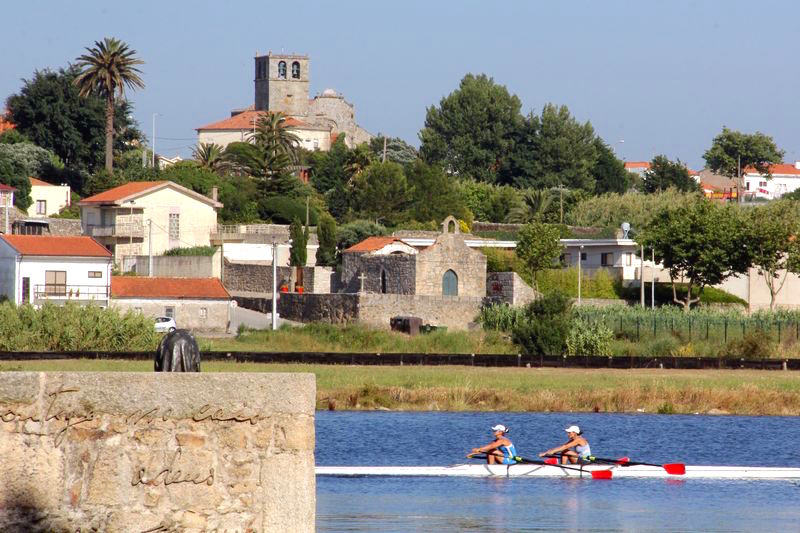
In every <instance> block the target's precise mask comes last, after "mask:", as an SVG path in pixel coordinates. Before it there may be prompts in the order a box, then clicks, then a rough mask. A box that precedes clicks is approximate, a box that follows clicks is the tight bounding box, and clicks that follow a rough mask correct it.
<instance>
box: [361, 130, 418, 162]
mask: <svg viewBox="0 0 800 533" xmlns="http://www.w3.org/2000/svg"><path fill="white" fill-rule="evenodd" d="M369 149H370V150H371V151H372V153H373V154H374V156H375V159H377V160H378V161H381V162H382V161H383V154H384V152H385V153H386V161H392V162H394V163H400V164H401V165H409V164H411V163H413V162H414V160H415V159H416V158H417V157H418V156H419V154H417V149H416V148H414V147H413V146H411V145H410V144H408V143H407V142H405V141H404V140H403V139H401V138H399V137H384V136H383V135H380V134H378V135H376V136H375V137H373V138H372V139H370V141H369Z"/></svg>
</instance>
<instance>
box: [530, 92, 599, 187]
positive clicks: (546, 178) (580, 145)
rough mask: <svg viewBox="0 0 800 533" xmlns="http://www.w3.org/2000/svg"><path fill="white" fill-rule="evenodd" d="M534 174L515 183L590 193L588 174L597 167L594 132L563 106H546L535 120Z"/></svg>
mask: <svg viewBox="0 0 800 533" xmlns="http://www.w3.org/2000/svg"><path fill="white" fill-rule="evenodd" d="M534 146H535V154H536V155H535V158H536V174H535V175H534V176H530V177H527V179H526V178H525V177H524V176H518V177H516V180H515V181H516V182H517V183H518V184H519V185H525V186H529V187H535V188H549V187H557V186H558V185H559V184H561V185H563V186H565V187H567V188H569V189H582V190H585V191H589V192H592V191H593V190H594V178H593V176H592V170H593V169H594V167H595V164H596V163H597V148H596V146H595V133H594V128H593V127H592V125H591V123H590V122H588V121H587V122H584V123H583V124H581V123H580V122H578V121H577V120H576V119H575V118H574V117H573V116H572V115H571V114H570V112H569V109H568V108H567V106H556V105H553V104H547V105H545V106H544V108H542V115H541V117H540V118H539V127H538V135H537V137H536V140H535V142H534Z"/></svg>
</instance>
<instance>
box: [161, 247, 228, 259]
mask: <svg viewBox="0 0 800 533" xmlns="http://www.w3.org/2000/svg"><path fill="white" fill-rule="evenodd" d="M216 251H217V247H216V246H191V247H187V248H170V249H169V250H167V251H166V252H164V255H169V256H206V257H211V256H212V255H214V254H215V253H216Z"/></svg>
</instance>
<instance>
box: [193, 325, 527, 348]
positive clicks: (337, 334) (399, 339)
mask: <svg viewBox="0 0 800 533" xmlns="http://www.w3.org/2000/svg"><path fill="white" fill-rule="evenodd" d="M200 342H201V348H202V349H204V350H219V351H225V350H230V351H269V352H365V353H401V352H402V353H508V354H512V353H513V354H516V353H518V350H517V349H516V348H515V347H514V345H513V344H512V343H511V342H510V340H509V338H508V335H505V334H504V333H502V332H499V331H481V330H476V331H446V330H437V331H433V332H430V333H426V334H423V335H417V336H414V337H410V336H408V335H405V334H403V333H396V332H392V331H387V330H382V329H376V328H371V327H368V326H363V325H347V326H339V325H333V324H322V323H316V324H306V325H305V326H303V327H291V326H284V327H281V328H279V329H278V330H277V331H271V330H251V329H246V328H242V330H241V331H239V334H238V335H237V336H236V337H235V338H215V339H203V340H201V341H200Z"/></svg>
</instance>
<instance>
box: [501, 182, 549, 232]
mask: <svg viewBox="0 0 800 533" xmlns="http://www.w3.org/2000/svg"><path fill="white" fill-rule="evenodd" d="M552 201H553V195H552V194H551V193H550V191H547V190H535V189H528V190H527V191H525V192H524V193H523V195H522V203H521V204H520V205H517V206H516V207H514V208H512V209H511V211H510V212H509V213H508V219H507V220H508V222H511V223H512V224H528V223H529V222H541V221H542V219H543V218H544V215H545V213H546V212H547V209H548V208H549V207H550V203H551V202H552Z"/></svg>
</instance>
